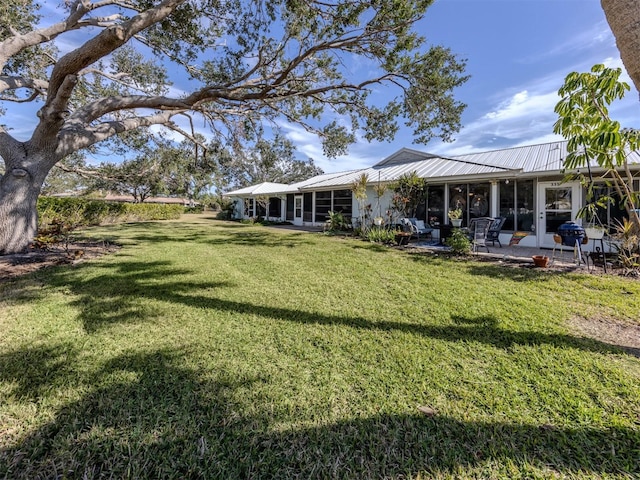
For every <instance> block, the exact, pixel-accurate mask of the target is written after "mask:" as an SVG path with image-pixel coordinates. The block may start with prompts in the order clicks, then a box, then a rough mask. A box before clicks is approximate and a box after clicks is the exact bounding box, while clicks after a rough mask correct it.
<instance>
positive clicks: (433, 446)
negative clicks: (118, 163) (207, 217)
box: [0, 348, 640, 480]
mask: <svg viewBox="0 0 640 480" xmlns="http://www.w3.org/2000/svg"><path fill="white" fill-rule="evenodd" d="M63 350H64V348H63ZM42 353H44V352H43V351H42V350H36V351H30V349H28V348H27V349H25V350H23V351H18V352H14V355H15V356H16V357H15V358H30V357H33V356H38V355H40V354H42ZM191 353H192V352H188V351H183V350H155V351H150V352H143V353H125V354H122V355H120V356H117V357H115V358H113V359H111V360H108V361H106V362H105V363H104V364H102V365H100V366H99V368H98V369H97V371H96V372H95V374H94V375H92V377H91V378H90V379H89V378H80V379H76V378H69V379H68V381H73V382H78V381H80V382H83V385H82V386H83V389H82V391H83V392H84V393H83V394H82V395H81V396H80V398H75V399H73V400H70V401H69V402H67V403H66V404H64V405H62V406H60V407H58V408H57V409H55V411H54V412H53V413H52V415H51V416H50V417H49V419H48V420H47V421H45V422H44V423H43V424H39V425H34V426H33V427H31V428H30V429H29V430H28V431H25V432H22V433H20V434H18V433H15V432H12V433H11V434H7V435H6V436H5V437H4V438H3V440H2V441H1V442H0V477H2V478H12V479H17V480H18V479H32V478H83V479H84V478H87V479H94V478H107V477H108V478H139V479H146V478H149V479H152V478H318V479H324V478H364V479H366V478H371V479H374V478H401V477H402V478H405V477H416V476H418V475H423V476H425V477H434V476H448V477H458V476H463V477H467V476H468V477H469V478H471V477H473V478H476V477H478V478H479V477H482V476H483V475H484V474H486V473H487V471H489V470H490V471H492V472H494V473H495V472H496V471H498V472H499V473H502V474H503V475H504V477H505V478H506V477H509V476H511V475H513V474H514V473H524V472H527V473H528V474H529V475H533V476H537V475H536V473H537V474H539V475H540V476H544V475H552V476H554V477H555V476H559V477H562V476H567V477H572V478H575V477H582V478H594V477H600V476H620V477H624V478H631V477H634V476H637V475H638V474H640V464H638V462H637V447H638V445H639V444H640V431H639V430H638V429H636V428H627V427H622V426H618V427H608V428H605V427H595V426H584V427H565V426H561V425H558V426H554V425H548V424H544V425H538V424H531V425H525V424H513V423H509V422H507V421H465V420H462V419H460V418H454V417H451V416H447V415H440V414H438V413H437V412H436V413H435V414H434V415H429V416H427V415H423V414H421V413H419V412H418V411H417V410H413V408H415V407H413V408H409V409H407V411H405V412H400V413H386V412H381V413H378V414H373V415H363V414H362V413H359V412H355V411H354V412H349V413H348V414H347V415H346V416H345V418H343V419H341V420H338V421H323V420H322V419H323V418H326V417H325V415H326V412H308V411H305V410H301V411H300V412H299V414H298V415H297V416H296V417H295V419H294V418H292V417H290V416H289V413H287V412H285V411H283V410H282V409H278V408H277V407H278V405H275V404H273V403H270V402H269V401H265V402H264V403H262V404H255V405H252V408H242V397H243V396H244V394H245V393H244V392H246V390H247V389H251V388H252V386H253V385H254V384H255V383H256V382H268V381H269V380H268V379H267V378H259V377H249V378H230V377H228V376H227V375H226V374H225V373H224V372H222V371H216V370H215V366H213V367H209V369H208V370H207V371H204V370H195V369H193V368H187V367H185V366H184V365H183V363H182V362H183V359H184V358H185V356H187V355H190V354H191ZM21 368H22V371H21V370H20V369H21ZM30 374H31V371H30V370H29V369H28V367H27V366H26V365H24V364H22V363H21V364H20V366H18V367H15V368H14V370H13V371H12V374H11V377H16V378H18V377H21V376H27V375H30ZM65 375H68V374H65ZM14 394H15V395H18V396H19V395H20V391H16V392H15V393H14ZM285 410H286V409H285ZM318 416H319V418H317V417H318ZM532 469H536V470H537V472H536V471H535V470H534V471H532Z"/></svg>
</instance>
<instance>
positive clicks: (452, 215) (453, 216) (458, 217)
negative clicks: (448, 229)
mask: <svg viewBox="0 0 640 480" xmlns="http://www.w3.org/2000/svg"><path fill="white" fill-rule="evenodd" d="M448 216H449V220H450V221H451V225H453V226H454V227H458V228H459V227H460V226H461V225H462V209H461V208H452V209H450V210H449V213H448Z"/></svg>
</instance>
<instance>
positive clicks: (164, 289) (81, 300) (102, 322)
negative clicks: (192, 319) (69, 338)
mask: <svg viewBox="0 0 640 480" xmlns="http://www.w3.org/2000/svg"><path fill="white" fill-rule="evenodd" d="M84 268H87V266H81V267H78V268H76V269H74V270H70V269H61V270H58V271H54V272H52V274H51V275H50V276H49V282H50V284H51V285H53V286H64V287H65V288H67V289H69V290H70V291H71V293H73V294H74V295H73V297H72V299H71V300H70V301H69V302H70V304H71V305H72V306H74V307H76V308H77V309H78V311H79V314H78V315H79V320H80V321H81V322H82V325H83V328H84V330H85V331H86V332H87V333H95V332H97V331H99V330H102V329H104V328H107V327H109V326H111V325H115V324H122V323H142V322H150V321H154V320H155V319H156V318H157V316H158V315H160V314H161V313H162V311H161V310H160V309H158V310H157V311H156V307H155V305H154V304H153V302H146V303H145V302H141V300H144V299H153V300H159V301H172V297H174V296H175V295H178V294H179V293H180V292H193V291H200V290H212V289H213V290H215V289H217V288H222V287H229V286H232V284H231V283H230V282H226V281H222V282H215V281H212V282H193V281H175V280H173V281H166V280H167V279H168V278H171V277H176V276H181V277H184V276H188V275H190V274H191V273H192V272H191V271H190V270H187V269H183V268H177V267H175V266H173V264H172V263H171V262H168V261H156V262H126V261H122V262H118V263H117V264H101V265H92V266H91V268H92V269H95V270H97V271H99V272H101V274H100V275H97V276H92V277H90V278H87V279H84V278H82V276H81V275H79V273H81V272H82V270H83V269H84Z"/></svg>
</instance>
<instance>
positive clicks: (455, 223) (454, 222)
mask: <svg viewBox="0 0 640 480" xmlns="http://www.w3.org/2000/svg"><path fill="white" fill-rule="evenodd" d="M451 225H452V226H454V227H456V228H460V227H461V226H462V219H461V218H454V219H451Z"/></svg>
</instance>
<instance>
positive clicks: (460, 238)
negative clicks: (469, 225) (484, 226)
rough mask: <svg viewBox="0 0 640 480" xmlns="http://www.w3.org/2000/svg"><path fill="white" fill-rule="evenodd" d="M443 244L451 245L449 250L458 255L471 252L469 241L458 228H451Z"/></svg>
mask: <svg viewBox="0 0 640 480" xmlns="http://www.w3.org/2000/svg"><path fill="white" fill-rule="evenodd" d="M444 244H445V245H446V246H448V247H451V251H452V252H453V253H455V254H458V255H464V254H467V253H469V252H471V241H470V240H469V239H468V238H467V235H466V234H465V233H464V232H463V231H462V230H460V229H459V228H454V229H453V231H452V232H451V236H450V237H449V238H447V239H446V240H445V241H444Z"/></svg>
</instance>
